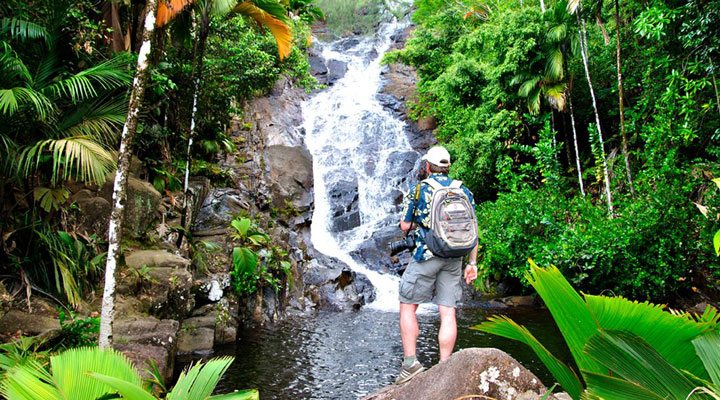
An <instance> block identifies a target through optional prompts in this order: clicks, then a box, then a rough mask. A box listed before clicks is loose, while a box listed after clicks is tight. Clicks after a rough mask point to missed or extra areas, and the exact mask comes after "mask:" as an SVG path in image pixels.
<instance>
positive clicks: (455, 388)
mask: <svg viewBox="0 0 720 400" xmlns="http://www.w3.org/2000/svg"><path fill="white" fill-rule="evenodd" d="M546 391H547V389H546V388H545V386H543V384H542V382H540V380H539V379H538V378H537V377H536V376H535V375H534V374H533V373H532V372H530V371H528V370H527V369H526V368H525V367H523V366H522V365H521V364H520V363H519V362H517V361H516V360H515V359H514V358H512V357H510V356H509V355H508V354H507V353H505V352H504V351H501V350H498V349H491V348H470V349H464V350H460V351H458V352H457V353H455V354H453V355H452V356H451V357H450V358H449V359H448V360H447V361H445V362H441V363H439V364H437V365H435V366H433V367H432V368H430V369H429V370H427V371H425V372H422V373H420V374H418V375H417V376H416V377H414V378H413V379H412V380H411V381H409V382H408V383H405V384H402V385H393V386H389V387H386V388H384V389H382V390H380V391H378V392H376V393H374V394H371V395H369V396H367V397H365V398H364V400H390V399H393V400H418V399H433V400H445V399H447V400H451V399H458V398H467V399H474V398H478V399H497V400H514V399H517V398H522V399H539V398H540V396H541V395H543V394H545V392H546ZM473 395H474V396H473ZM549 398H550V399H555V397H553V396H550V397H549Z"/></svg>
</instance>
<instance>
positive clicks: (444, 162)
mask: <svg viewBox="0 0 720 400" xmlns="http://www.w3.org/2000/svg"><path fill="white" fill-rule="evenodd" d="M422 159H423V160H425V161H427V162H429V163H430V164H432V165H435V166H438V167H449V166H450V153H448V151H447V149H445V148H444V147H442V146H433V147H431V148H430V150H428V152H427V153H426V154H425V155H424V156H423V157H422Z"/></svg>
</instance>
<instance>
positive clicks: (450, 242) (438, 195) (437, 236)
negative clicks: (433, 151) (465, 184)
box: [423, 178, 478, 258]
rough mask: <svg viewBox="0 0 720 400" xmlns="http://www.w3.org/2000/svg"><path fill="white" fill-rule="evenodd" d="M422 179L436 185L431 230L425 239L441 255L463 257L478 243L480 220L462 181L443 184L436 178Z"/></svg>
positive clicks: (438, 255) (431, 248)
mask: <svg viewBox="0 0 720 400" xmlns="http://www.w3.org/2000/svg"><path fill="white" fill-rule="evenodd" d="M423 182H425V183H427V184H428V185H430V187H432V188H433V190H434V191H433V195H432V200H431V201H430V205H429V208H430V226H429V228H430V230H429V231H428V232H427V234H426V235H425V243H426V244H427V248H428V250H430V251H431V252H432V253H433V255H435V256H436V257H441V258H455V257H462V256H464V255H466V254H469V253H470V251H472V249H474V248H475V246H476V245H477V243H478V236H477V220H476V218H475V210H474V209H473V206H472V204H471V203H470V199H468V197H467V195H466V194H465V191H464V190H463V189H462V187H461V186H462V182H461V181H456V180H453V181H452V183H451V184H450V186H443V185H442V184H440V182H438V181H436V180H435V179H433V178H428V179H425V180H424V181H423Z"/></svg>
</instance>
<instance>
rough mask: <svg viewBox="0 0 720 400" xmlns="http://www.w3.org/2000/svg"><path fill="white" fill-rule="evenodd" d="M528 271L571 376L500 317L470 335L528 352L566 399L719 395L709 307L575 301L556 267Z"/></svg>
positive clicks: (716, 325) (714, 320)
mask: <svg viewBox="0 0 720 400" xmlns="http://www.w3.org/2000/svg"><path fill="white" fill-rule="evenodd" d="M530 264H531V267H530V271H529V272H528V273H527V279H528V281H529V282H530V284H531V285H532V286H533V288H535V290H537V292H538V294H539V295H540V297H541V298H542V299H543V301H544V302H545V305H546V306H547V307H548V310H550V313H551V314H552V316H553V318H554V319H555V322H556V323H557V325H558V328H559V329H560V332H561V333H562V335H563V338H564V339H565V343H566V344H567V346H568V348H569V349H570V352H571V354H572V357H573V360H574V362H575V365H576V366H577V368H578V369H579V371H576V370H574V369H573V368H572V367H571V366H570V365H568V364H567V363H564V362H563V361H561V360H559V359H558V358H556V357H555V356H553V355H552V354H551V353H550V352H549V351H548V350H547V349H546V348H545V347H544V346H543V345H542V344H541V343H540V342H538V340H537V339H535V337H534V336H533V335H532V333H530V332H529V331H528V330H527V329H525V328H524V327H522V326H520V325H518V324H516V323H515V322H513V321H512V320H511V319H509V318H507V317H504V316H499V317H491V318H490V319H489V320H488V321H486V322H483V323H481V324H480V325H478V326H476V327H474V329H478V330H481V331H483V332H488V333H492V334H495V335H499V336H503V337H506V338H509V339H513V340H518V341H520V342H523V343H525V344H527V345H528V346H530V348H532V350H533V351H534V352H535V353H536V354H537V355H538V357H539V358H540V360H542V362H543V363H544V364H545V365H546V366H547V368H548V370H550V372H551V373H552V374H553V376H554V377H555V379H557V382H558V383H560V385H561V386H562V387H563V389H564V390H566V391H567V392H568V393H569V394H570V395H571V396H572V397H573V398H574V399H579V398H581V395H582V396H583V398H590V399H596V398H597V399H600V398H603V399H628V398H647V399H691V398H698V399H699V398H708V397H707V393H708V392H712V393H714V396H716V397H715V398H717V396H718V395H720V391H718V389H719V388H720V387H719V386H718V382H720V381H719V380H718V378H719V377H720V376H718V373H717V371H718V368H720V358H718V357H717V356H718V355H720V354H718V352H719V351H720V347H717V344H718V339H719V338H720V336H718V333H719V332H720V314H719V313H718V311H717V310H716V309H715V308H713V307H708V308H707V309H706V310H705V312H704V313H703V314H702V315H692V314H689V313H680V312H667V311H665V310H664V307H663V306H658V305H654V304H651V303H647V302H644V303H640V302H637V301H630V300H627V299H625V298H622V297H605V296H594V295H587V294H585V295H582V296H581V295H580V294H578V293H577V292H576V291H575V290H574V289H573V288H572V286H571V285H570V283H569V282H568V281H567V280H566V279H565V278H564V277H563V275H562V274H561V273H560V271H559V270H558V269H557V268H555V267H552V266H551V267H549V268H539V267H537V266H536V265H535V264H534V263H533V262H532V261H531V262H530ZM578 372H579V373H580V374H579V375H578ZM580 376H582V379H583V380H582V381H581V379H580ZM583 382H584V385H583ZM696 388H704V390H696Z"/></svg>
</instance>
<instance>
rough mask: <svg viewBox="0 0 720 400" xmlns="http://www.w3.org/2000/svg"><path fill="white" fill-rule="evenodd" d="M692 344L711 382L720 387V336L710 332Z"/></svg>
mask: <svg viewBox="0 0 720 400" xmlns="http://www.w3.org/2000/svg"><path fill="white" fill-rule="evenodd" d="M692 344H693V346H694V347H695V352H696V353H697V355H698V357H699V358H700V359H701V360H702V363H703V365H704V367H705V370H706V371H707V372H708V375H710V380H712V382H713V383H714V384H715V385H720V335H718V333H717V332H709V333H706V334H704V335H702V336H700V337H698V338H696V339H695V340H693V341H692Z"/></svg>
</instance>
